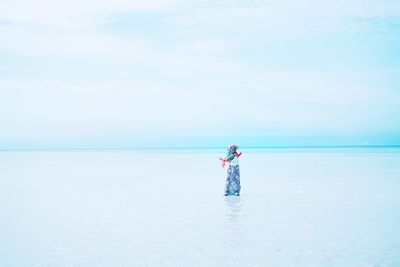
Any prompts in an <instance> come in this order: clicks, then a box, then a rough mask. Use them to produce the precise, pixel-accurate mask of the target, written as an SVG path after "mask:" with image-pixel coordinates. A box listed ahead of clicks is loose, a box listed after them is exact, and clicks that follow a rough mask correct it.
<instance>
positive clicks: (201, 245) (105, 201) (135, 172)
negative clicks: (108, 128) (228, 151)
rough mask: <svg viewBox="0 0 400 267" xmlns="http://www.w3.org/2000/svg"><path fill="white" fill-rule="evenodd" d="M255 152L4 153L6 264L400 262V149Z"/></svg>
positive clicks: (1, 254)
mask: <svg viewBox="0 0 400 267" xmlns="http://www.w3.org/2000/svg"><path fill="white" fill-rule="evenodd" d="M243 152H244V155H243V157H242V158H241V164H240V168H241V182H242V196H240V197H234V196H231V197H223V196H222V194H223V189H224V180H225V172H226V169H225V170H224V169H222V168H221V167H220V166H219V162H218V157H219V156H220V154H219V151H212V150H209V151H207V150H203V151H195V152H191V151H125V152H122V151H108V152H1V153H0V266H8V267H14V266H40V267H41V266H57V267H64V266H85V267H91V266H93V267H94V266H96V267H99V266H400V150H399V149H368V150H365V149H364V150H363V149H323V150H318V149H297V150H285V149H281V150H252V151H250V150H249V151H245V150H244V151H243ZM221 153H223V151H222V152H221Z"/></svg>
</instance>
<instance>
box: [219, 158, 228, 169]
mask: <svg viewBox="0 0 400 267" xmlns="http://www.w3.org/2000/svg"><path fill="white" fill-rule="evenodd" d="M219 160H220V161H221V166H222V168H223V167H225V163H226V162H228V161H229V160H228V158H226V157H225V158H219Z"/></svg>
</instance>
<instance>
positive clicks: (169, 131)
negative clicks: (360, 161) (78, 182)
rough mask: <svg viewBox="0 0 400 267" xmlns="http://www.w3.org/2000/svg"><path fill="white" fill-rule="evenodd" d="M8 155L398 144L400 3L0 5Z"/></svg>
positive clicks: (164, 0)
mask: <svg viewBox="0 0 400 267" xmlns="http://www.w3.org/2000/svg"><path fill="white" fill-rule="evenodd" d="M0 38H1V39H0V125H1V127H0V148H4V149H12V148H75V147H76V148H79V147H81V148H86V147H93V148H101V147H138V146H150V147H151V146H163V147H168V146H225V145H228V144H231V143H238V144H241V145H244V146H285V145H400V2H399V1H394V0H383V1H382V0H380V1H378V0H375V1H372V0H363V1H361V0H348V1H344V0H335V1H333V0H329V1H312V0H301V1H300V0H289V1H258V0H255V1H235V0H230V1H224V0H222V1H180V0H172V1H168V0H155V1H126V0H114V1H111V0H109V1H102V2H101V3H98V1H94V0H89V1H77V0H72V1H71V0H70V1H66V0H62V1H50V0H38V1H27V0H15V1H3V2H0Z"/></svg>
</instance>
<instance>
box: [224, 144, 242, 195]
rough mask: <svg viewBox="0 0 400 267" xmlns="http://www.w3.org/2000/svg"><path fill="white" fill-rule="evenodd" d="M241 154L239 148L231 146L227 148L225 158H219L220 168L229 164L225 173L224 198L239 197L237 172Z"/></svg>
mask: <svg viewBox="0 0 400 267" xmlns="http://www.w3.org/2000/svg"><path fill="white" fill-rule="evenodd" d="M241 155H242V153H241V152H240V153H239V147H238V146H236V145H232V146H230V147H229V148H228V153H227V155H226V157H225V158H219V159H220V160H221V165H222V168H224V167H225V164H226V163H227V162H229V168H228V171H227V177H226V184H225V194H224V195H225V196H229V195H235V196H240V189H241V186H240V170H239V157H240V156H241Z"/></svg>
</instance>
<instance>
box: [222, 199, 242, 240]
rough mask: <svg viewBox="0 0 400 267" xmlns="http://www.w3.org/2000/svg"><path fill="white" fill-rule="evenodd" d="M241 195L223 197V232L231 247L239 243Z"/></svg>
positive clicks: (240, 233) (240, 236)
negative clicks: (224, 204)
mask: <svg viewBox="0 0 400 267" xmlns="http://www.w3.org/2000/svg"><path fill="white" fill-rule="evenodd" d="M240 198H241V197H234V196H232V197H225V203H226V206H225V233H226V239H225V240H226V242H227V243H228V244H229V245H230V246H232V247H238V246H240V245H241V241H242V240H241V239H242V229H241V222H240V219H241V213H242V208H243V206H242V203H241V199H240Z"/></svg>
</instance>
